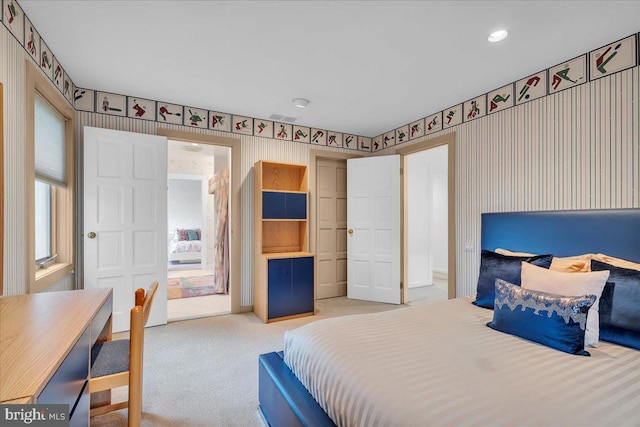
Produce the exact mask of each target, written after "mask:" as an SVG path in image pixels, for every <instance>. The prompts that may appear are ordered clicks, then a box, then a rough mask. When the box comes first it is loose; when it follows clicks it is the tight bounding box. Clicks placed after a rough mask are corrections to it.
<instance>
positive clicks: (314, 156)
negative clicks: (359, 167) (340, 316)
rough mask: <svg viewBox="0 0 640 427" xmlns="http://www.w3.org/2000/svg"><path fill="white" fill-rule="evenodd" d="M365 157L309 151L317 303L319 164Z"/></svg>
mask: <svg viewBox="0 0 640 427" xmlns="http://www.w3.org/2000/svg"><path fill="white" fill-rule="evenodd" d="M361 157H364V156H363V155H362V154H355V153H347V152H336V151H328V150H314V149H311V150H309V250H310V251H311V252H313V253H314V254H316V256H315V258H314V259H315V262H316V266H315V267H314V269H313V300H314V301H316V297H317V289H318V268H317V262H318V241H317V236H316V210H317V206H318V191H317V184H318V183H317V182H316V173H317V169H316V167H317V163H318V160H320V159H327V160H348V159H358V158H361Z"/></svg>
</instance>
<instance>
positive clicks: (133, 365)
mask: <svg viewBox="0 0 640 427" xmlns="http://www.w3.org/2000/svg"><path fill="white" fill-rule="evenodd" d="M157 289H158V282H154V283H153V284H152V285H151V287H150V288H149V289H148V290H147V292H146V293H145V291H144V289H142V288H140V289H137V290H136V293H135V300H136V305H135V306H134V307H133V308H132V309H131V332H130V337H129V338H130V341H129V425H132V417H135V418H136V419H137V423H138V424H136V421H135V420H133V425H139V422H140V415H141V414H142V361H143V356H144V326H145V325H146V324H147V320H148V319H149V312H150V311H151V304H152V303H153V297H154V295H155V294H156V290H157Z"/></svg>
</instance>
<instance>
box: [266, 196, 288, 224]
mask: <svg viewBox="0 0 640 427" xmlns="http://www.w3.org/2000/svg"><path fill="white" fill-rule="evenodd" d="M286 206H287V194H286V193H277V192H271V191H265V192H263V193H262V218H264V219H283V218H286Z"/></svg>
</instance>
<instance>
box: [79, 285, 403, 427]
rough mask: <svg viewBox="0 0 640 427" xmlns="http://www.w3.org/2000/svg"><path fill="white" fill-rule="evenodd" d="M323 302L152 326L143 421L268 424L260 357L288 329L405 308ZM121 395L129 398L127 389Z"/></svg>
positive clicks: (112, 418)
mask: <svg viewBox="0 0 640 427" xmlns="http://www.w3.org/2000/svg"><path fill="white" fill-rule="evenodd" d="M316 307H317V309H318V314H317V315H316V316H312V317H306V318H301V319H294V320H287V321H283V322H276V323H271V324H268V325H267V324H264V323H262V322H261V321H260V320H259V319H258V318H257V317H256V316H254V315H253V313H245V314H231V315H227V316H217V317H209V318H204V319H196V320H187V321H183V322H172V323H169V324H167V325H165V326H156V327H153V328H148V329H147V330H146V335H145V354H144V363H145V367H144V386H143V390H144V392H143V393H144V395H143V405H142V408H143V414H142V426H154V427H155V426H171V427H187V426H194V427H195V426H198V427H200V426H202V427H213V426H215V427H225V426H230V427H231V426H233V427H242V426H260V427H262V426H264V424H263V422H262V419H261V418H260V415H259V413H258V355H259V354H261V353H267V352H270V351H277V350H281V349H282V345H283V337H284V332H285V331H287V330H290V329H293V328H296V327H298V326H301V325H304V324H306V323H309V322H313V321H315V320H318V319H322V318H326V317H335V316H343V315H348V314H360V313H372V312H378V311H384V310H391V309H400V308H401V307H403V306H396V305H388V304H380V303H370V302H364V301H357V300H348V299H347V298H345V297H340V298H332V299H328V300H321V301H318V302H317V305H316ZM116 338H118V337H117V336H116ZM117 394H118V395H119V396H122V395H125V396H126V389H119V391H118V393H117ZM126 415H127V410H126V409H123V410H120V411H117V412H113V413H110V414H107V415H102V416H100V417H95V418H93V419H92V420H91V426H95V427H98V426H110V427H111V426H114V427H119V426H126V420H127V418H126Z"/></svg>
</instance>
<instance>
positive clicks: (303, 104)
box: [293, 98, 309, 108]
mask: <svg viewBox="0 0 640 427" xmlns="http://www.w3.org/2000/svg"><path fill="white" fill-rule="evenodd" d="M293 105H295V106H296V107H298V108H307V105H309V100H308V99H305V98H295V99H294V100H293Z"/></svg>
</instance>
